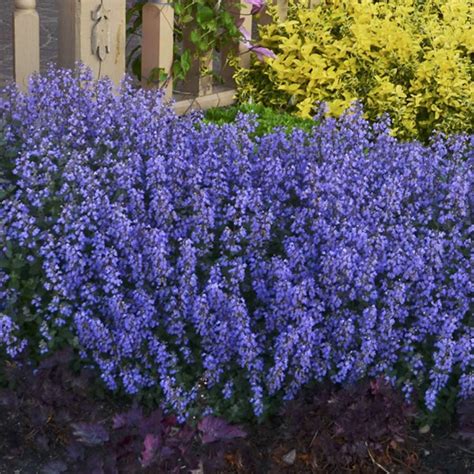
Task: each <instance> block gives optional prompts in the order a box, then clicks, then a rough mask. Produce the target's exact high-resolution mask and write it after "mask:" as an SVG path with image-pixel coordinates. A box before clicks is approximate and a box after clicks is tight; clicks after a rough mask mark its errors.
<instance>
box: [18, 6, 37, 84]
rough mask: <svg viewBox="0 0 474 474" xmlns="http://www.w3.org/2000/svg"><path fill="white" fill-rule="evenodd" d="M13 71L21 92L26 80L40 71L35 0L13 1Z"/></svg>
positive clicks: (26, 82)
mask: <svg viewBox="0 0 474 474" xmlns="http://www.w3.org/2000/svg"><path fill="white" fill-rule="evenodd" d="M13 70H14V74H15V81H16V83H17V84H18V86H19V87H20V89H22V90H23V91H26V90H27V89H28V79H29V77H30V76H31V74H33V73H34V72H39V70H40V35H39V16H38V12H37V11H36V0H15V10H14V12H13Z"/></svg>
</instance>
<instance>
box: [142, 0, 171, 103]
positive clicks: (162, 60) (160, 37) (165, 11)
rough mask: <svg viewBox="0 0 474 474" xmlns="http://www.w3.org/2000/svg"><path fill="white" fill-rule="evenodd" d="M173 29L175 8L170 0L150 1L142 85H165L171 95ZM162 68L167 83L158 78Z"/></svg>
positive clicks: (145, 21) (145, 22) (146, 10)
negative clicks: (165, 1)
mask: <svg viewBox="0 0 474 474" xmlns="http://www.w3.org/2000/svg"><path fill="white" fill-rule="evenodd" d="M173 29H174V9H173V7H172V6H171V4H156V3H151V2H149V3H147V4H146V5H145V6H144V7H143V24H142V86H143V87H145V88H151V87H164V88H165V97H166V98H168V99H171V97H172V95H173V77H172V67H173V56H174V55H173ZM160 71H161V72H163V73H166V75H167V78H166V81H165V82H164V83H163V82H160V81H156V76H157V75H158V78H159V75H160ZM152 79H155V80H153V81H152Z"/></svg>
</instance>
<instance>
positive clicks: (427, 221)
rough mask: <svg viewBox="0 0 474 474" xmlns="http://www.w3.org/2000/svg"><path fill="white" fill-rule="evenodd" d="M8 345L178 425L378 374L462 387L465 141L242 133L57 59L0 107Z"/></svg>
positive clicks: (366, 133)
mask: <svg viewBox="0 0 474 474" xmlns="http://www.w3.org/2000/svg"><path fill="white" fill-rule="evenodd" d="M0 124H1V127H2V134H3V137H4V138H3V142H2V145H1V146H2V155H3V156H2V171H1V173H2V175H1V176H0V179H1V181H0V183H1V184H0V186H1V188H0V192H1V193H2V201H1V206H0V220H1V223H2V225H1V227H0V242H1V247H0V251H1V254H0V259H1V261H0V263H1V267H2V270H1V272H0V298H1V299H0V305H1V306H0V312H1V319H0V322H1V324H0V339H1V343H2V346H3V350H4V351H5V352H6V354H7V355H8V356H10V357H11V356H15V355H16V353H17V352H18V350H20V349H22V348H23V346H24V345H25V344H26V345H27V346H28V348H29V351H30V354H31V357H33V358H39V357H40V356H41V355H42V354H44V353H46V352H54V351H56V350H57V349H59V348H62V347H65V346H66V347H72V348H74V350H75V351H76V352H77V354H78V355H79V357H80V358H81V359H82V361H83V364H85V365H92V366H95V367H96V368H97V370H98V372H99V373H100V376H101V378H102V380H103V382H104V383H105V384H106V386H107V387H108V388H109V389H111V390H120V389H123V390H124V391H125V392H126V393H128V394H136V393H138V392H151V393H156V394H157V397H158V398H159V399H160V400H162V401H163V402H164V403H166V405H167V406H168V407H169V408H172V409H173V410H174V411H175V412H176V413H178V414H179V415H180V416H181V417H183V418H185V417H186V416H189V415H190V414H193V413H195V412H196V411H199V412H209V410H210V409H213V410H214V411H215V412H216V413H227V414H228V415H229V416H230V417H234V418H236V417H238V416H243V415H244V414H245V413H246V412H247V411H248V410H249V408H250V407H251V408H252V411H253V413H254V414H255V415H257V416H260V415H262V414H263V413H265V412H266V411H267V410H268V409H269V406H270V405H271V403H272V402H273V401H274V400H279V399H281V398H285V399H291V398H293V397H294V396H295V395H296V394H297V393H298V391H299V390H300V388H301V387H303V386H304V385H305V384H307V383H309V382H310V381H314V380H331V381H333V382H336V383H343V382H350V381H355V380H358V379H361V378H364V377H365V376H367V375H369V376H376V375H379V374H383V375H384V376H386V377H387V378H388V379H389V380H391V381H393V382H396V383H397V384H399V385H400V386H401V387H402V388H403V390H404V391H405V392H406V393H410V392H411V390H412V388H413V387H415V388H416V389H417V390H418V391H419V392H420V393H421V394H423V396H424V399H425V402H426V405H427V406H428V407H429V408H431V409H432V408H434V407H435V404H436V401H437V399H438V397H439V395H440V392H441V391H442V390H443V389H444V388H445V387H448V386H450V387H454V388H455V389H458V388H459V389H460V392H461V394H462V395H464V396H468V395H472V393H473V384H474V378H473V374H472V362H473V347H472V346H473V327H472V319H471V316H470V313H469V304H470V301H471V297H472V281H473V278H472V267H471V266H470V263H471V262H470V249H471V245H472V236H471V234H472V224H471V218H470V216H471V214H470V212H471V206H472V181H473V169H472V164H473V158H474V156H473V147H472V145H473V140H472V137H468V136H456V137H450V138H442V137H438V138H436V139H433V141H432V143H431V144H430V145H429V146H423V145H421V144H420V143H417V142H413V143H400V142H398V141H397V140H396V139H394V138H393V137H391V136H390V134H389V133H388V126H387V124H385V123H383V122H379V123H376V124H374V125H370V124H369V123H368V122H367V121H365V120H364V119H363V118H362V117H361V113H360V112H359V111H357V110H356V111H354V113H352V114H346V115H344V116H343V117H341V118H340V119H338V120H333V119H328V120H323V121H322V122H321V124H320V125H318V126H317V127H316V126H315V127H314V128H313V129H312V130H311V131H310V132H305V131H303V130H300V129H294V130H292V131H291V132H288V131H287V130H275V131H274V132H273V133H270V134H267V135H264V136H262V137H253V138H250V137H251V136H252V132H253V130H254V128H255V126H256V124H255V118H254V117H252V116H243V115H242V116H240V117H239V118H238V119H237V121H236V123H235V124H226V125H222V126H218V125H214V124H210V123H206V122H204V121H203V120H202V117H201V116H200V115H192V116H187V117H184V118H179V117H176V116H175V115H174V114H173V112H172V111H171V110H170V109H168V108H167V107H165V106H163V105H162V104H161V102H160V99H159V97H158V96H156V95H153V94H152V93H150V92H146V91H139V92H135V91H132V90H131V89H129V88H127V87H125V88H124V90H123V93H122V94H121V95H114V94H113V93H112V91H111V88H110V85H109V84H108V83H107V82H104V81H101V82H99V83H97V84H95V83H94V82H92V81H91V79H90V77H89V76H88V73H86V72H82V73H81V76H80V78H79V79H75V78H74V77H73V76H72V75H70V74H69V73H64V72H62V73H58V72H56V71H54V72H53V71H51V72H50V73H49V74H48V75H47V76H45V77H39V78H36V79H34V81H33V82H32V88H31V94H30V95H29V96H24V95H22V94H20V93H18V92H14V91H10V92H7V97H6V98H4V99H1V102H0Z"/></svg>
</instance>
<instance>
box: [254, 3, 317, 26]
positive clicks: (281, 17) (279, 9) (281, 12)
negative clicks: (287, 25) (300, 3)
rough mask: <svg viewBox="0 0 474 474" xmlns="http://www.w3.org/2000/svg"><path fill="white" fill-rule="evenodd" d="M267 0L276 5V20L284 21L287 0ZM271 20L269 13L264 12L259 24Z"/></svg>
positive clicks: (265, 23) (264, 23)
mask: <svg viewBox="0 0 474 474" xmlns="http://www.w3.org/2000/svg"><path fill="white" fill-rule="evenodd" d="M268 1H269V2H272V3H273V5H276V7H277V14H278V20H279V21H286V19H287V17H288V0H268ZM310 1H311V0H310ZM271 22H272V19H271V17H270V15H269V14H268V13H266V12H264V13H262V15H261V17H260V24H262V25H268V24H269V23H271Z"/></svg>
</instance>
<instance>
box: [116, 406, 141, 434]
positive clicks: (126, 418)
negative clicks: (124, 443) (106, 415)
mask: <svg viewBox="0 0 474 474" xmlns="http://www.w3.org/2000/svg"><path fill="white" fill-rule="evenodd" d="M142 418H143V413H142V411H141V409H140V408H138V407H136V406H134V407H132V408H131V409H130V410H129V411H127V412H125V413H120V414H118V415H115V416H114V419H113V428H114V429H115V430H117V429H120V428H125V427H134V426H138V425H139V424H140V421H141V420H142Z"/></svg>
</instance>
